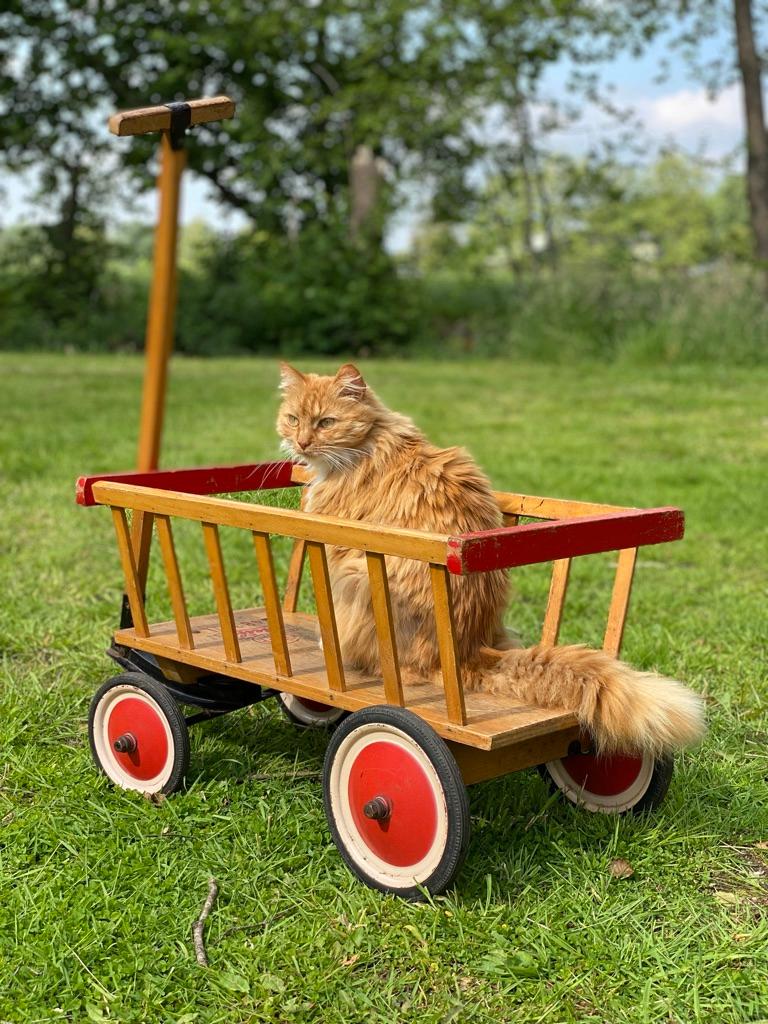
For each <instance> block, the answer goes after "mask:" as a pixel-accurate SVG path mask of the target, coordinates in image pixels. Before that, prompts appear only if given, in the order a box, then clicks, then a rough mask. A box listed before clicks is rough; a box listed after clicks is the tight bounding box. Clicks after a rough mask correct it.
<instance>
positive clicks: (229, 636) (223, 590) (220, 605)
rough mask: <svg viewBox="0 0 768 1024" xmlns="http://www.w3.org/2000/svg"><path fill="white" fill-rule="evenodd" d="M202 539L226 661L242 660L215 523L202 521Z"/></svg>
mask: <svg viewBox="0 0 768 1024" xmlns="http://www.w3.org/2000/svg"><path fill="white" fill-rule="evenodd" d="M203 539H204V541H205V553H206V554H207V556H208V565H209V566H210V570H211V582H212V583H213V595H214V597H215V599H216V610H217V612H218V614H219V625H220V627H221V636H222V640H223V641H224V651H225V652H226V655H227V660H228V661H234V662H239V661H241V660H242V659H241V656H240V643H239V641H238V639H237V629H236V628H235V616H234V614H233V613H232V602H231V600H230V597H229V587H228V586H227V574H226V571H225V569H224V559H223V557H222V554H221V540H220V538H219V528H218V526H217V525H216V523H203Z"/></svg>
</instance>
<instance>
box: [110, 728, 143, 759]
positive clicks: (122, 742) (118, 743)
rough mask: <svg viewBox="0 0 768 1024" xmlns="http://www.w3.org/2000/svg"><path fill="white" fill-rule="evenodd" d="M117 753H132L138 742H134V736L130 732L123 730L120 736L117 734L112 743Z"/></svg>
mask: <svg viewBox="0 0 768 1024" xmlns="http://www.w3.org/2000/svg"><path fill="white" fill-rule="evenodd" d="M112 746H113V747H114V748H115V750H116V751H117V752H118V754H132V753H133V752H134V751H135V750H136V747H137V746H138V744H137V743H136V737H135V736H134V735H133V733H132V732H124V733H123V735H122V736H118V737H117V739H116V740H115V742H114V743H113V744H112Z"/></svg>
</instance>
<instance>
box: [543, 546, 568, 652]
mask: <svg viewBox="0 0 768 1024" xmlns="http://www.w3.org/2000/svg"><path fill="white" fill-rule="evenodd" d="M570 574H571V559H570V558H558V560H557V561H556V562H555V563H554V564H553V566H552V579H551V580H550V584H549V597H548V598H547V610H546V611H545V613H544V625H543V626H542V630H541V642H542V644H544V645H545V646H547V647H554V645H555V644H556V643H557V638H558V635H559V633H560V623H561V621H562V618H563V606H564V604H565V594H566V591H567V590H568V578H569V576H570Z"/></svg>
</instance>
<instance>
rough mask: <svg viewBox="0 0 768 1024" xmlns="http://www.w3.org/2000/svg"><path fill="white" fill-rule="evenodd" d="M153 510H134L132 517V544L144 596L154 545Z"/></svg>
mask: <svg viewBox="0 0 768 1024" xmlns="http://www.w3.org/2000/svg"><path fill="white" fill-rule="evenodd" d="M154 518H155V516H154V513H153V512H140V511H138V510H136V511H134V513H133V517H132V519H131V544H132V545H133V557H134V560H135V562H136V575H137V577H138V580H139V589H140V590H141V594H142V597H144V595H145V593H146V589H147V573H148V571H149V551H150V548H151V546H152V523H153V520H154Z"/></svg>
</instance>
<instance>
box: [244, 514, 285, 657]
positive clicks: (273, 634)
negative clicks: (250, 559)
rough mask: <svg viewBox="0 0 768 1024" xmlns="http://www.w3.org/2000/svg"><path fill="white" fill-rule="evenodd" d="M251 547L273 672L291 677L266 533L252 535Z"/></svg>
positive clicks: (270, 551) (281, 615)
mask: <svg viewBox="0 0 768 1024" xmlns="http://www.w3.org/2000/svg"><path fill="white" fill-rule="evenodd" d="M253 546H254V549H255V551H256V562H257V564H258V567H259V577H260V579H261V589H262V590H263V591H264V607H265V609H266V612H267V624H268V625H269V640H270V643H271V645H272V654H273V656H274V659H275V670H276V671H277V672H279V673H280V674H281V675H284V676H290V675H292V672H291V657H290V654H289V653H288V644H287V642H286V639H285V625H284V624H283V613H282V611H281V609H280V593H279V591H278V588H277V578H276V576H275V563H274V560H273V558H272V548H271V546H270V543H269V535H268V534H266V533H254V534H253Z"/></svg>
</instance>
